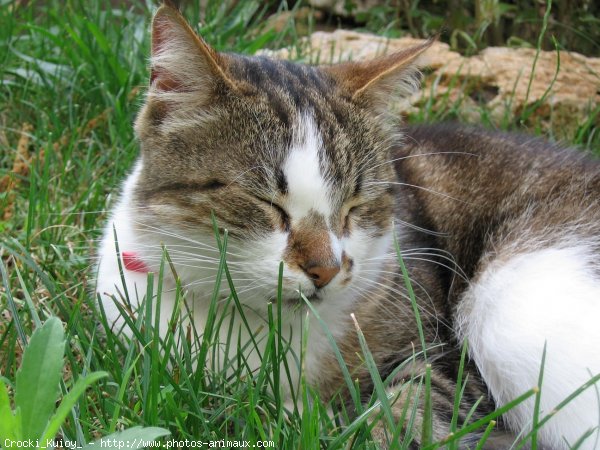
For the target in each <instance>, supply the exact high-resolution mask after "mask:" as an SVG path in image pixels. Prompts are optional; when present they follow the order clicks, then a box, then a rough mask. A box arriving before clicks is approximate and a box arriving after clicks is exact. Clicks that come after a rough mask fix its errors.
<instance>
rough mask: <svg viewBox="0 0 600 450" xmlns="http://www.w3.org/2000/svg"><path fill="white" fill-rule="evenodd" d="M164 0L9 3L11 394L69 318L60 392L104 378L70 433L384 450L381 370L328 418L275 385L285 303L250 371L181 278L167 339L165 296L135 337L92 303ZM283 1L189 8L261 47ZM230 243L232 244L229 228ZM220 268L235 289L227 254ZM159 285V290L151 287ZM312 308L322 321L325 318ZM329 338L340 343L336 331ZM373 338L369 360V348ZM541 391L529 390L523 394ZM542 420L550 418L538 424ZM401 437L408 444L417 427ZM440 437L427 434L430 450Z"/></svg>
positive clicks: (1, 65) (236, 39)
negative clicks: (44, 339)
mask: <svg viewBox="0 0 600 450" xmlns="http://www.w3.org/2000/svg"><path fill="white" fill-rule="evenodd" d="M152 7H153V5H152V4H151V3H150V2H147V3H143V2H141V1H140V2H129V3H123V4H120V3H118V2H108V1H102V0H90V1H87V2H82V1H67V2H62V1H57V0H49V1H31V2H19V1H7V0H1V1H0V85H1V91H0V102H1V103H0V179H1V180H2V182H1V184H0V186H1V187H2V189H1V192H0V233H1V235H0V258H1V259H0V269H1V278H2V282H1V287H0V313H1V314H2V318H1V319H0V377H1V379H2V381H3V382H4V383H5V384H6V385H7V386H8V387H9V393H10V395H11V397H12V394H13V392H14V388H15V380H16V377H17V374H16V372H17V368H18V367H19V364H20V363H21V359H22V353H23V349H24V348H26V347H27V345H28V344H27V343H28V342H29V340H30V337H31V335H32V333H33V330H34V329H36V328H39V327H40V326H41V324H42V323H43V322H46V321H47V320H48V319H49V318H50V317H52V316H58V317H59V318H60V319H61V320H62V322H63V324H64V332H65V341H66V345H65V352H64V355H65V356H64V358H65V370H64V372H63V377H62V382H61V390H62V393H63V394H66V393H67V392H69V391H70V390H71V389H73V387H74V386H76V385H77V383H78V381H79V380H82V379H86V378H85V377H86V376H88V374H90V373H93V372H97V371H102V372H106V373H107V374H108V376H107V377H106V378H104V379H101V380H95V381H96V382H95V383H93V384H92V385H91V387H90V388H89V389H88V390H87V391H85V394H84V395H82V396H81V397H80V398H79V400H78V401H77V403H76V404H75V406H74V407H73V408H70V410H69V413H68V415H67V417H66V421H65V422H64V424H63V425H62V427H61V431H60V434H59V436H60V437H62V438H64V439H66V440H69V441H77V442H78V443H79V444H85V443H88V442H91V441H93V440H94V439H96V438H99V437H101V436H105V435H107V434H109V433H112V432H115V431H119V430H122V429H126V428H130V427H134V426H138V425H143V426H156V427H163V428H167V429H168V430H169V431H170V432H171V437H172V438H176V439H179V440H184V439H191V440H197V439H203V440H211V439H212V440H218V439H232V440H249V441H251V442H258V441H273V442H275V444H276V447H277V448H319V447H327V448H333V449H335V448H375V446H376V445H375V444H374V443H373V442H372V439H371V437H370V432H369V430H370V428H372V427H373V422H372V420H371V418H372V417H373V414H375V415H376V414H383V416H384V417H383V420H387V421H390V420H391V421H392V422H393V419H392V418H391V417H390V413H389V405H388V401H389V400H388V399H387V397H386V394H385V392H386V389H385V388H386V383H387V382H388V380H381V379H379V378H378V375H377V372H376V370H373V372H372V374H373V377H374V383H375V388H376V389H375V395H374V396H373V398H372V399H371V401H370V402H368V403H367V404H365V405H362V404H361V402H360V400H359V394H358V391H357V387H356V386H354V384H353V382H352V380H351V378H350V376H349V374H347V376H346V384H347V385H348V386H347V387H348V388H349V390H350V392H352V393H353V395H354V397H355V401H354V403H355V407H356V409H357V411H358V414H357V416H356V417H355V416H352V417H351V416H350V414H347V413H346V412H345V411H344V410H343V409H342V410H341V411H340V412H339V414H338V415H337V416H335V417H334V416H332V415H331V414H330V405H325V404H323V403H322V402H321V401H320V399H319V397H318V394H317V393H315V392H314V391H313V390H312V389H311V388H310V387H309V386H307V385H306V384H305V383H304V382H302V383H301V384H300V385H299V386H298V387H297V388H296V390H295V391H294V392H293V398H294V402H293V405H292V406H291V407H290V406H289V405H286V404H285V403H284V402H283V401H282V399H281V398H280V397H279V395H278V392H279V389H278V383H280V379H281V377H280V376H279V375H280V374H281V373H283V374H284V376H285V375H286V372H287V373H289V371H290V368H289V367H286V366H285V364H281V362H282V361H284V360H285V353H286V351H288V345H287V343H286V342H285V339H283V338H282V334H281V330H280V329H278V326H279V324H280V323H281V317H280V314H281V309H280V308H281V307H280V304H281V302H280V301H279V302H278V303H277V304H276V305H272V307H271V309H270V310H269V315H268V319H269V330H268V333H267V336H266V340H265V341H261V343H260V345H265V348H261V351H263V352H264V359H263V361H264V364H263V366H262V367H261V369H260V370H259V371H258V373H255V372H252V371H251V370H250V368H249V365H248V363H247V361H245V360H244V357H243V354H239V355H237V356H235V357H233V358H231V360H226V361H221V362H220V366H221V369H222V370H215V371H206V370H198V368H200V367H214V366H215V365H214V364H213V363H214V361H212V360H211V358H212V357H213V356H212V355H214V354H215V353H216V352H214V351H212V350H213V349H214V348H216V346H219V345H223V344H224V345H228V346H232V347H235V346H242V347H243V346H244V345H250V346H251V345H259V344H258V343H257V344H254V343H253V342H250V343H238V342H232V341H228V342H225V343H223V342H219V341H218V338H217V336H218V333H216V330H217V329H219V328H221V327H229V329H230V331H231V326H232V325H231V324H232V322H231V316H230V315H228V314H221V315H220V314H218V313H217V312H216V311H215V313H214V315H213V316H212V318H211V322H210V324H211V325H210V327H207V329H205V330H199V329H196V328H195V327H194V325H193V322H191V323H188V322H186V321H185V317H186V315H187V314H188V313H189V312H188V309H187V306H186V304H185V301H184V299H183V297H182V296H181V289H180V287H179V288H178V289H177V298H178V305H179V307H178V308H177V309H176V310H175V311H174V312H173V315H172V317H170V318H167V319H168V320H169V321H170V323H171V324H172V325H173V326H172V327H171V329H172V330H173V332H172V333H169V334H168V335H167V336H166V337H164V338H161V337H160V336H159V334H158V327H156V326H155V325H156V323H157V320H158V312H159V304H149V303H142V305H141V307H140V310H139V313H138V315H137V319H135V320H129V323H128V325H129V327H130V328H131V329H132V330H133V334H132V336H131V337H130V338H129V337H126V336H123V335H121V334H120V333H119V332H118V331H116V330H112V329H111V327H110V326H109V324H108V323H107V320H106V316H105V314H104V312H103V311H102V309H101V308H100V309H98V308H97V307H96V303H95V299H94V296H93V294H92V292H93V283H94V281H93V279H94V272H93V271H94V266H93V257H92V256H90V255H93V254H94V248H95V245H96V242H97V239H98V238H99V233H100V227H101V226H102V224H103V222H104V221H105V219H106V214H107V208H108V207H109V206H110V205H111V204H112V200H113V199H112V196H113V193H114V192H115V188H116V187H117V186H118V185H119V183H120V182H121V181H122V180H123V177H124V175H125V174H126V173H127V171H128V170H129V168H130V167H131V165H132V162H133V160H134V159H135V157H136V155H137V145H136V142H135V140H134V138H133V134H132V128H131V123H132V121H133V118H134V115H135V113H136V111H137V109H138V107H139V105H140V103H141V98H142V95H143V93H144V86H145V84H146V80H147V70H146V56H147V54H148V37H149V36H148V31H147V27H148V20H149V17H150V14H151V9H152ZM286 8H287V7H286V3H285V2H282V3H281V4H276V3H274V4H271V3H266V4H265V3H264V2H259V1H245V2H220V1H213V0H209V1H208V2H207V5H206V7H205V9H203V10H200V9H199V8H197V7H196V8H194V7H190V9H189V10H188V11H187V13H188V17H189V19H190V20H191V21H192V23H194V24H199V28H200V30H201V32H202V33H203V35H204V36H205V38H206V39H207V40H208V41H209V42H210V43H212V44H214V45H215V46H216V47H217V48H219V49H227V50H233V51H237V52H242V53H253V52H255V51H256V50H258V49H259V48H263V47H265V46H272V47H278V46H280V45H282V44H283V43H294V42H295V41H296V39H297V38H298V36H297V35H296V34H295V26H294V21H293V19H290V20H289V22H288V23H287V24H286V25H285V26H284V27H283V29H282V30H281V31H274V30H273V29H270V28H266V27H265V26H264V23H265V21H264V19H265V17H266V15H267V14H271V13H274V12H277V11H283V10H285V9H286ZM454 111H455V109H454V106H453V105H448V107H447V108H445V109H444V110H433V109H431V108H427V107H426V108H424V109H423V111H422V113H421V114H422V116H421V117H416V118H414V120H425V119H429V118H432V117H452V116H453V114H454ZM596 115H597V112H596ZM512 120H514V121H515V122H514V123H516V121H517V120H518V119H516V118H513V119H512ZM590 120H591V122H590V123H589V124H584V125H583V126H582V131H581V133H580V134H579V135H578V138H577V143H579V144H583V145H590V142H597V140H595V139H596V138H595V137H594V136H597V132H596V131H595V130H596V128H594V127H595V125H594V123H595V122H594V121H593V120H592V118H591V119H590ZM590 136H591V137H590ZM220 245H221V247H222V251H223V255H225V249H226V245H227V242H226V237H224V238H223V240H222V241H221V242H220ZM170 270H172V269H171V267H170V265H169V263H168V255H167V254H165V260H164V261H163V265H162V266H161V273H159V274H157V275H156V276H157V277H158V278H159V279H160V278H161V276H162V275H161V274H164V273H166V272H167V271H170ZM219 273H220V276H221V277H222V278H223V280H225V281H226V282H227V283H229V284H230V290H231V291H232V292H235V286H233V285H232V284H231V278H230V277H229V275H228V268H227V262H226V259H225V258H224V257H223V258H222V259H221V263H220V266H219ZM273 276H277V274H273ZM150 281H152V280H150ZM148 285H149V286H150V288H149V289H151V287H152V285H153V284H152V282H150V283H149V284H148ZM159 292H160V291H159ZM151 293H152V292H149V294H151ZM216 295H217V293H216V292H215V298H216ZM242 300H243V299H239V298H237V296H236V295H233V296H232V297H231V298H230V299H229V302H230V303H229V305H230V308H229V309H228V310H226V311H229V312H231V311H238V312H241V307H240V303H241V302H242ZM157 302H160V297H159V298H158V299H157ZM308 308H310V305H308ZM313 312H314V316H313V317H312V318H311V320H312V321H316V322H317V324H318V325H319V326H324V324H323V323H322V321H320V318H319V316H318V314H317V313H316V311H314V310H313ZM153 313H154V316H153ZM179 315H181V316H182V317H183V319H181V318H180V317H179ZM164 319H165V318H163V320H164ZM358 332H360V330H358ZM229 335H230V336H231V335H232V334H231V333H229ZM330 341H331V345H332V346H333V348H334V351H335V342H334V340H333V338H330ZM361 342H362V341H361ZM362 350H363V352H364V355H365V358H366V359H367V360H368V358H369V352H368V348H367V347H366V345H365V346H364V347H363V349H362ZM338 355H340V354H339V352H338ZM301 356H302V355H298V357H299V363H300V364H301V363H302V357H301ZM339 358H340V361H339V362H340V364H341V365H342V366H343V360H342V359H341V356H339ZM423 383H424V386H425V387H423V386H422V385H423ZM415 386H416V387H415V389H417V388H418V389H427V380H426V379H424V380H415ZM459 386H460V384H459ZM532 395H535V391H533V390H532V391H529V392H528V393H527V394H526V396H532ZM457 397H458V398H459V397H460V390H459V389H458V387H457ZM509 406H512V404H511V405H509ZM500 412H501V411H500ZM500 412H496V413H494V414H492V415H491V416H490V417H488V418H486V419H485V420H483V421H480V422H478V423H467V424H458V423H456V422H454V423H453V427H454V428H453V432H454V434H453V437H449V438H448V440H447V442H445V443H444V444H443V445H445V444H448V443H450V444H451V443H452V442H458V439H460V438H461V437H462V436H464V435H465V434H466V433H467V432H468V431H469V430H473V429H475V428H479V429H485V428H486V427H491V426H492V425H490V423H491V421H492V420H494V419H495V418H496V417H497V416H498V415H499V414H500ZM410 416H411V411H407V413H406V417H407V418H409V417H410ZM543 422H544V418H539V420H537V423H539V424H543ZM392 425H393V424H392ZM398 442H399V443H398V445H399V446H400V447H401V448H407V447H408V446H409V445H410V436H409V437H407V438H405V439H403V440H399V441H398ZM0 445H2V444H1V443H0ZM440 445H442V444H440V443H431V446H430V447H429V448H437V447H439V446H440Z"/></svg>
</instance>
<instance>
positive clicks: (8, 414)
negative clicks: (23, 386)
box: [0, 378, 23, 442]
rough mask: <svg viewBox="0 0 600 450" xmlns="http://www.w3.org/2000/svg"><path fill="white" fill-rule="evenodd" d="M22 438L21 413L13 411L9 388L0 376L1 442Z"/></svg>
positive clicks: (15, 440) (20, 439)
mask: <svg viewBox="0 0 600 450" xmlns="http://www.w3.org/2000/svg"><path fill="white" fill-rule="evenodd" d="M22 440H23V436H22V434H21V417H20V414H18V413H17V414H14V413H13V411H12V409H11V407H10V399H9V398H8V389H7V388H6V384H4V381H2V378H0V442H6V441H11V442H17V441H22Z"/></svg>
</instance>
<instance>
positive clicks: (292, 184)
mask: <svg viewBox="0 0 600 450" xmlns="http://www.w3.org/2000/svg"><path fill="white" fill-rule="evenodd" d="M295 129H296V130H297V131H296V133H297V135H296V138H295V142H294V144H293V145H292V148H291V149H290V153H289V155H288V157H287V160H286V161H285V164H284V165H283V173H284V176H285V179H286V181H287V186H288V201H287V202H286V205H285V206H286V209H287V212H288V214H289V215H290V218H291V219H292V221H297V220H299V219H301V218H302V217H304V216H306V215H307V214H308V213H309V211H310V210H315V211H316V212H319V213H321V214H323V215H324V216H325V217H329V215H330V214H331V212H332V208H331V204H330V203H331V192H330V191H331V187H330V186H329V184H328V183H327V181H326V180H325V178H324V177H323V173H322V171H321V162H320V158H319V153H320V151H321V149H322V146H323V142H322V139H321V136H320V135H319V132H318V130H317V126H316V124H315V122H314V120H313V118H312V117H310V116H309V115H307V114H306V115H304V116H302V117H301V119H300V121H299V122H298V124H297V125H296V127H295Z"/></svg>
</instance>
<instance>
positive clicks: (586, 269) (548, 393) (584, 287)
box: [457, 245, 600, 449]
mask: <svg viewBox="0 0 600 450" xmlns="http://www.w3.org/2000/svg"><path fill="white" fill-rule="evenodd" d="M594 264H597V263H595V262H594V259H593V256H592V254H591V251H590V250H588V249H587V248H586V247H584V246H583V245H581V246H577V247H567V248H548V249H544V250H539V251H535V252H532V253H527V254H522V255H517V256H514V257H512V258H511V259H509V260H508V261H503V262H496V263H492V264H491V265H490V266H489V267H488V268H487V269H486V270H485V271H484V272H483V273H482V274H481V275H480V276H479V277H478V279H477V281H476V282H475V283H474V284H473V285H472V286H471V287H470V288H469V289H468V291H467V292H466V293H465V296H464V299H463V300H462V301H461V302H460V304H459V307H458V312H457V327H458V332H459V335H460V336H461V338H462V339H463V340H464V339H466V340H467V341H468V344H469V350H470V353H471V355H472V357H473V359H474V360H475V362H476V363H477V366H478V367H479V369H480V371H481V373H482V375H483V378H484V379H485V381H486V383H487V384H488V386H489V388H490V390H491V393H492V395H493V396H494V398H495V400H496V402H497V404H498V405H503V404H505V403H507V402H509V401H511V400H513V399H514V398H515V397H517V396H518V395H520V394H522V393H524V392H525V391H527V390H528V389H530V388H532V387H534V386H536V385H537V383H538V376H539V371H540V363H541V359H542V351H543V347H544V343H545V342H546V343H547V353H546V363H545V367H544V379H543V383H542V389H541V414H540V418H541V417H544V416H545V415H546V414H548V413H550V412H551V411H552V410H553V409H554V408H555V407H556V406H557V405H558V404H559V403H560V402H561V401H563V400H564V399H565V398H566V397H567V396H569V395H570V394H571V393H572V392H573V391H575V390H576V389H577V388H578V387H579V386H580V385H582V384H583V383H585V382H586V381H588V380H589V379H590V378H591V377H592V376H593V375H596V374H598V373H599V372H600V325H599V323H598V321H599V319H600V278H599V277H598V275H597V273H594ZM596 267H597V265H596ZM599 389H600V386H598V384H597V385H596V386H594V387H591V388H589V389H587V390H586V391H584V392H583V394H581V395H579V396H578V397H576V398H575V399H574V400H573V401H572V402H571V403H570V404H569V405H568V406H567V407H565V409H563V410H561V411H559V412H558V413H557V414H556V416H555V417H553V418H552V419H551V420H550V421H549V422H548V423H546V424H545V425H544V426H543V428H542V429H541V431H540V433H539V435H538V436H539V439H540V442H542V443H544V444H545V445H547V446H549V447H550V448H556V449H562V448H568V447H567V444H566V442H568V443H569V444H570V445H573V444H574V443H575V442H576V441H577V440H578V439H579V438H580V437H581V436H582V435H583V434H584V433H585V432H587V431H588V430H590V429H593V428H595V427H598V425H599V424H600V416H599V411H600V394H599V393H598V390H599ZM533 408H534V400H533V398H531V399H529V400H528V401H526V402H524V403H522V404H521V405H519V406H518V407H516V408H514V409H512V410H511V411H509V412H508V413H507V414H506V415H505V418H506V420H507V422H508V424H509V426H510V427H511V428H512V429H513V430H515V431H517V432H518V431H520V430H521V429H526V430H527V429H530V428H531V421H532V418H533ZM597 439H599V432H598V428H596V430H595V431H594V433H593V434H592V435H591V436H590V437H589V438H588V439H587V440H586V441H585V442H584V444H583V445H582V446H581V447H580V448H584V449H595V448H600V447H599V445H600V444H598V440H597Z"/></svg>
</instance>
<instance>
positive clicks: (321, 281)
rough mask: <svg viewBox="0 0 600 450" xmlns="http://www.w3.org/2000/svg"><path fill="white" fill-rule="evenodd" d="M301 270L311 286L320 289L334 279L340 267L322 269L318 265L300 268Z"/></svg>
mask: <svg viewBox="0 0 600 450" xmlns="http://www.w3.org/2000/svg"><path fill="white" fill-rule="evenodd" d="M301 267H302V270H304V272H305V273H306V275H308V277H309V278H310V279H311V280H312V282H313V284H314V285H315V286H316V287H318V288H322V287H324V286H327V285H328V284H329V282H330V281H331V280H333V277H335V276H336V275H337V274H338V272H339V271H340V266H330V267H322V266H319V265H318V264H315V265H309V266H308V267H306V266H301Z"/></svg>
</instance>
